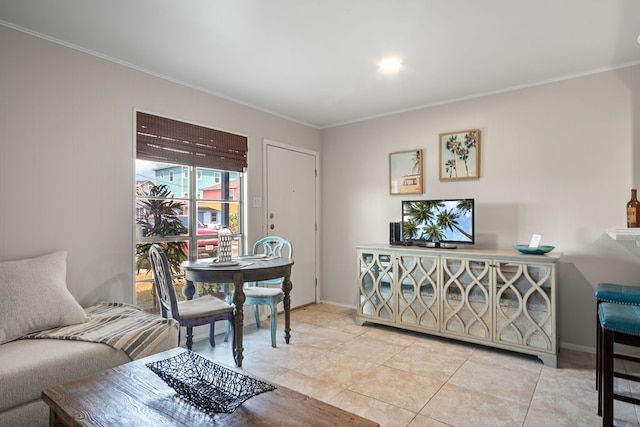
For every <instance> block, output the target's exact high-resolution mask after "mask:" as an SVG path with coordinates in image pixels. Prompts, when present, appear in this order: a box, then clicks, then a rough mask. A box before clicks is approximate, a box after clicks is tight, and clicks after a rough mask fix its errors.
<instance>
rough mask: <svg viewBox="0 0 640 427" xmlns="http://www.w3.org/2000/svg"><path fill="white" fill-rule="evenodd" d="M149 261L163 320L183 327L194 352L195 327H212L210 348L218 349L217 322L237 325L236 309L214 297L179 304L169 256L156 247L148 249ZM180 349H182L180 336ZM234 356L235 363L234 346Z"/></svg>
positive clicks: (233, 350)
mask: <svg viewBox="0 0 640 427" xmlns="http://www.w3.org/2000/svg"><path fill="white" fill-rule="evenodd" d="M149 261H150V262H151V268H152V270H153V281H154V283H155V288H156V293H157V296H158V302H159V303H160V311H161V314H162V317H164V318H165V319H167V318H173V319H176V320H177V321H178V323H179V324H180V326H181V327H185V328H187V342H186V345H187V349H189V350H191V347H192V345H193V327H194V326H201V325H209V344H211V346H212V347H213V346H215V341H214V335H215V334H214V327H215V322H216V321H219V320H226V321H227V322H226V323H227V325H230V326H228V327H229V328H232V327H233V325H234V315H233V311H234V307H233V306H232V305H230V304H227V303H226V302H225V301H224V300H221V299H219V298H214V297H211V296H205V297H202V298H196V299H192V300H186V301H180V302H178V299H177V297H176V290H175V288H174V287H173V280H172V279H171V268H170V267H169V262H168V261H167V256H166V254H165V253H164V251H163V250H162V248H161V247H160V246H159V245H156V244H154V245H151V248H149ZM234 333H235V329H234ZM226 336H227V335H225V337H226ZM234 342H235V340H234ZM178 345H180V334H179V333H178ZM231 352H232V354H233V358H234V359H235V356H236V354H235V346H233V345H232V346H231Z"/></svg>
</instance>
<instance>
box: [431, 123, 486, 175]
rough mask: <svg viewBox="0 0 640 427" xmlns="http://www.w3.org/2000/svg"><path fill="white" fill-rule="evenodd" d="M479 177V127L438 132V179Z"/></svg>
mask: <svg viewBox="0 0 640 427" xmlns="http://www.w3.org/2000/svg"><path fill="white" fill-rule="evenodd" d="M474 178H480V129H469V130H462V131H457V132H448V133H441V134H440V180H441V181H447V180H453V179H474Z"/></svg>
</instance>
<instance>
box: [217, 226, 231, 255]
mask: <svg viewBox="0 0 640 427" xmlns="http://www.w3.org/2000/svg"><path fill="white" fill-rule="evenodd" d="M232 242H233V231H231V230H230V229H229V227H226V226H224V227H222V228H221V229H220V231H219V232H218V262H226V261H231V243H232Z"/></svg>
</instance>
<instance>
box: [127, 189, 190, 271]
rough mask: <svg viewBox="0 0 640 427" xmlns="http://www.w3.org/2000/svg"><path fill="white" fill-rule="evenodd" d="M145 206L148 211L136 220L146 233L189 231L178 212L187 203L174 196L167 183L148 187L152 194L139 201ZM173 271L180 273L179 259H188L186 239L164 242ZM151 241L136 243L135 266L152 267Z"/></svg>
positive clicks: (161, 234)
mask: <svg viewBox="0 0 640 427" xmlns="http://www.w3.org/2000/svg"><path fill="white" fill-rule="evenodd" d="M139 203H140V204H142V205H143V206H144V210H145V213H146V215H145V216H144V217H143V218H141V219H138V220H137V221H136V223H137V224H139V225H140V226H141V228H142V235H143V236H146V237H152V236H158V237H165V236H179V235H182V234H186V233H187V232H188V230H187V228H186V227H185V226H184V225H183V224H182V222H181V221H180V219H179V218H178V215H179V214H180V213H182V212H183V210H184V205H185V204H184V203H183V202H179V201H175V200H173V193H171V191H169V187H167V186H166V185H164V184H161V185H154V186H153V187H151V189H150V191H149V198H148V199H146V200H142V201H140V202H139ZM161 245H162V247H163V249H164V252H165V254H166V255H167V261H168V262H169V266H170V267H171V271H173V272H174V273H176V274H178V273H179V272H180V263H181V262H182V261H185V260H186V259H187V244H186V243H185V242H172V241H167V242H163V243H161ZM150 247H151V243H141V244H138V245H136V268H137V269H138V271H140V269H149V267H150V265H149V248H150Z"/></svg>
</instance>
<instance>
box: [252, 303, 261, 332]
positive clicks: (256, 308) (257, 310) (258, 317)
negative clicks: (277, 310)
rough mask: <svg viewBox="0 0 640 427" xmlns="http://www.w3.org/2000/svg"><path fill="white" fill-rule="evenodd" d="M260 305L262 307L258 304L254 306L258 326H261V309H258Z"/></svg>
mask: <svg viewBox="0 0 640 427" xmlns="http://www.w3.org/2000/svg"><path fill="white" fill-rule="evenodd" d="M258 307H260V306H259V305H258V304H256V305H254V306H253V314H254V316H255V317H256V327H258V328H259V327H260V310H259V309H258Z"/></svg>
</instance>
